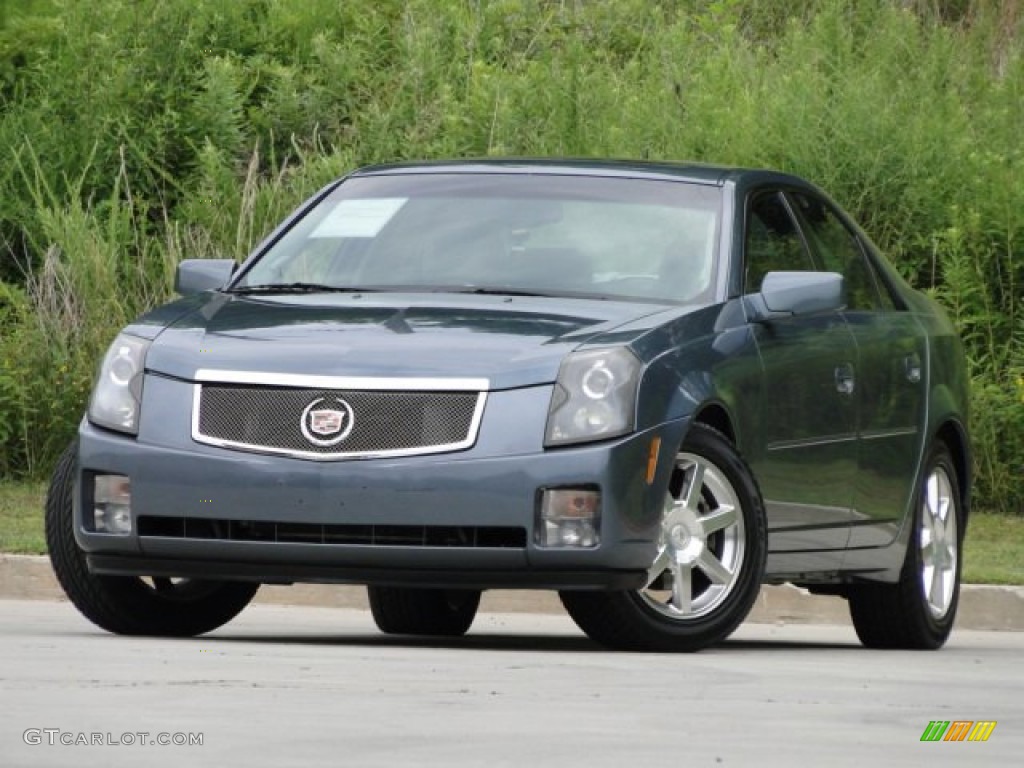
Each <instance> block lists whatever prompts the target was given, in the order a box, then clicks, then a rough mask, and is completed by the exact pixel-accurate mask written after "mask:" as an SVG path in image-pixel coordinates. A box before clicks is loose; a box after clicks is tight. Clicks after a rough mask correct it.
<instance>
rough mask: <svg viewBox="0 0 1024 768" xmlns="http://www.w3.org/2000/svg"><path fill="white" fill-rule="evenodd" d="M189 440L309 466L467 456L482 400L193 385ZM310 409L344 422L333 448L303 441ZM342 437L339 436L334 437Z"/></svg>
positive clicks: (446, 394) (474, 395) (464, 395)
mask: <svg viewBox="0 0 1024 768" xmlns="http://www.w3.org/2000/svg"><path fill="white" fill-rule="evenodd" d="M196 387H197V397H196V399H197V403H196V406H195V407H196V409H197V415H196V417H195V418H194V421H193V438H194V439H195V440H197V441H199V442H205V443H212V444H214V445H220V446H223V447H235V448H240V449H244V450H251V451H261V452H265V453H283V454H287V455H293V456H302V457H309V458H319V459H325V458H355V457H360V456H388V455H392V456H395V455H413V454H422V453H439V452H443V451H450V450H460V449H463V448H468V447H469V446H471V445H472V444H473V442H474V441H475V439H476V428H477V426H478V424H479V417H480V414H481V413H482V407H483V398H484V395H483V393H479V392H465V391H419V392H407V391H368V390H327V389H313V388H295V387H279V386H250V385H238V384H218V383H204V384H197V385H196ZM311 407H313V408H334V409H337V410H340V411H341V412H342V413H343V414H344V415H343V422H342V426H343V428H344V430H349V429H350V430H351V431H349V432H347V434H346V436H345V437H344V438H343V439H341V440H340V441H338V442H336V443H335V444H331V445H324V444H320V443H323V442H327V439H328V438H329V437H330V435H328V436H327V438H325V439H324V440H320V439H319V438H317V436H316V435H312V437H311V435H310V431H309V425H308V423H307V428H306V429H305V431H304V429H303V422H304V419H308V412H309V411H310V409H311ZM338 434H339V435H340V434H341V431H339V432H338Z"/></svg>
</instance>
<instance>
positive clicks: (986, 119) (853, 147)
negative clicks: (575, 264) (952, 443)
mask: <svg viewBox="0 0 1024 768" xmlns="http://www.w3.org/2000/svg"><path fill="white" fill-rule="evenodd" d="M50 5H51V6H52V7H53V8H55V9H56V11H55V12H54V13H53V14H50V15H38V14H37V15H29V16H27V17H19V18H14V19H13V20H12V19H8V20H7V22H6V25H5V26H4V27H2V28H0V106H2V107H3V110H2V112H0V249H3V248H4V247H5V246H6V253H5V254H3V255H2V256H0V259H3V260H4V261H2V262H0V279H3V278H4V277H6V279H7V280H8V281H9V282H10V283H12V284H15V285H17V286H18V287H11V286H8V287H6V288H4V289H3V293H0V330H2V331H3V334H4V335H3V340H2V341H0V364H2V361H3V360H11V361H13V362H11V363H10V364H9V366H8V367H6V368H0V446H2V447H0V473H22V472H29V473H31V474H40V473H42V472H44V471H45V469H46V466H47V464H48V462H49V461H50V460H51V459H52V457H53V452H54V451H55V450H56V446H57V445H58V444H59V443H60V442H61V441H62V440H63V439H64V438H65V437H66V434H67V432H68V431H70V429H71V427H72V424H73V422H74V420H75V419H76V418H77V415H78V414H79V413H80V412H81V409H82V407H83V402H84V397H85V394H86V389H87V382H88V379H89V378H90V376H91V372H92V366H93V365H94V362H95V360H96V358H97V356H98V354H99V351H100V350H101V349H102V347H103V346H104V345H105V343H106V342H107V341H108V340H109V338H110V337H111V336H112V334H113V333H114V332H115V331H116V327H117V326H118V325H119V324H120V323H121V322H123V321H124V320H125V319H127V318H129V317H131V316H132V315H133V314H134V313H136V312H138V311H139V310H141V309H142V308H143V307H146V306H149V305H150V304H151V303H153V302H156V301H159V300H161V299H162V298H165V297H166V292H167V290H168V286H169V285H170V279H169V275H170V271H171V269H172V267H173V265H174V264H175V263H176V262H177V260H179V259H180V258H181V257H182V256H185V255H188V256H215V255H216V256H233V257H241V256H242V255H244V254H245V253H246V251H247V250H248V249H249V248H250V247H251V246H252V245H253V243H254V242H256V241H257V240H258V239H259V238H260V236H261V235H262V234H263V233H265V232H266V231H267V230H268V229H269V228H270V227H271V226H272V225H273V223H274V222H276V221H277V220H278V219H279V218H280V217H281V216H282V215H283V214H284V213H285V212H286V211H287V210H288V209H289V208H291V207H292V206H293V205H295V204H296V203H297V202H299V201H300V200H301V199H302V198H303V196H305V195H306V194H308V193H309V192H310V191H312V190H313V189H315V188H317V187H318V185H320V184H321V183H323V182H325V181H326V180H327V179H328V178H330V177H331V176H333V175H337V174H339V173H341V172H343V171H345V170H346V169H348V168H351V167H353V166H355V165H360V164H364V163H367V162H376V161H388V160H397V159H407V158H430V157H442V156H465V155H488V154H521V155H552V154H557V155H582V156H586V155H596V156H619V157H644V158H651V159H692V160H708V161H715V162H725V163H737V164H744V165H755V166H772V167H776V168H780V169H783V170H788V171H793V172H796V173H800V174H803V175H806V176H808V177H810V178H811V179H813V180H815V181H817V182H818V183H819V184H821V186H823V187H825V188H826V189H828V190H829V191H830V192H832V193H833V194H834V195H835V196H836V197H837V198H838V199H839V201H840V202H841V203H842V204H843V205H844V206H845V207H847V208H848V209H849V210H850V211H851V213H853V214H854V215H855V216H856V217H857V218H859V219H860V220H861V221H862V222H863V223H864V225H865V227H866V229H868V231H869V232H870V233H871V234H872V236H873V237H874V239H875V240H876V241H877V242H878V243H879V244H880V246H881V247H882V248H883V250H885V251H886V252H887V253H888V255H889V256H890V258H891V259H892V260H893V261H894V262H895V263H896V264H897V266H898V267H899V269H900V270H901V271H902V272H903V273H904V274H905V275H906V276H907V277H908V279H910V280H911V281H912V282H913V283H914V284H915V285H916V286H917V287H919V288H922V289H924V290H927V291H930V292H932V293H933V294H934V295H935V296H937V297H938V298H939V299H940V300H941V301H943V302H944V303H945V304H946V306H947V307H948V308H949V310H950V312H951V314H952V315H953V317H954V318H955V320H956V322H957V323H958V326H959V327H960V329H961V331H962V332H963V334H964V338H965V341H966V344H967V348H968V352H969V356H970V360H971V367H972V370H971V373H972V380H973V382H974V428H975V454H976V460H977V468H978V480H979V482H978V502H979V503H980V504H982V505H984V506H988V507H994V508H997V509H1001V510H1004V511H1011V512H1017V513H1021V512H1024V482H1022V480H1021V477H1022V468H1024V437H1021V435H1024V316H1022V315H1024V313H1022V311H1021V309H1020V306H1019V305H1020V304H1021V295H1020V294H1021V285H1022V284H1024V253H1022V246H1021V229H1022V222H1024V214H1022V211H1024V185H1022V184H1021V183H1020V179H1021V178H1022V171H1024V168H1022V164H1024V140H1022V131H1021V126H1024V56H1022V53H1024V44H1022V40H1024V37H1022V24H1024V4H1022V3H1020V2H1018V1H1017V0H955V2H954V0H948V1H939V2H936V0H928V2H916V1H906V0H799V2H793V3H785V4H783V3H778V4H766V3H760V2H755V0H716V2H701V1H699V0H675V1H674V2H665V3H660V4H652V3H650V2H647V0H609V1H608V2H600V3H598V2H584V1H582V0H575V1H574V2H556V1H555V0H494V1H493V2H470V1H469V0H407V1H406V2H398V0H391V1H385V2H373V1H372V0H350V1H349V2H346V3H337V2H334V1H333V0H310V2H305V3H292V2H287V0H236V2H232V3H222V2H219V1H218V0H164V2H157V1H156V0H97V2H94V3H89V4H84V3H74V2H71V1H70V0H64V1H63V2H62V1H61V0H53V2H52V3H51V4H50ZM4 262H5V263H4ZM24 270H27V272H28V277H25V276H23V274H22V273H23V271H24ZM59 297H63V298H59ZM37 334H41V335H37ZM40 340H46V341H47V342H48V343H47V344H43V345H42V349H39V348H38V347H39V345H40ZM61 366H67V371H68V372H67V373H66V374H65V376H67V377H69V378H68V380H67V384H68V385H67V386H63V385H62V381H64V380H62V379H60V378H59V377H58V376H57V374H56V373H54V371H57V370H60V367H61ZM36 387H38V389H35V388H36ZM26 391H29V394H25V393H26ZM47 392H49V393H54V392H59V393H60V405H61V407H60V409H59V411H60V412H61V413H62V414H72V415H71V416H62V417H61V418H62V421H60V423H59V424H58V423H53V424H51V425H50V427H49V429H50V431H49V432H43V431H41V428H42V427H43V426H45V424H44V422H43V416H41V415H39V414H38V411H40V410H46V409H42V408H41V407H40V406H39V405H38V403H39V402H40V401H39V398H40V397H41V396H42V394H40V393H47ZM19 393H21V394H19ZM50 397H51V398H52V397H53V395H52V394H51V395H50ZM33 409H35V410H34V411H33ZM51 410H52V409H51ZM33 412H34V413H36V415H32V413H33ZM43 434H45V435H46V437H45V438H43V437H41V435H43ZM5 435H6V436H7V437H6V439H5V438H4V436H5Z"/></svg>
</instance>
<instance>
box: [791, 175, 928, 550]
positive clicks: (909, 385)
mask: <svg viewBox="0 0 1024 768" xmlns="http://www.w3.org/2000/svg"><path fill="white" fill-rule="evenodd" d="M787 198H788V199H789V201H790V204H791V206H792V208H793V209H794V211H795V212H796V215H797V218H798V220H799V222H800V226H801V228H802V229H803V231H804V234H805V236H806V240H807V242H808V244H809V245H810V247H811V250H812V253H813V254H814V256H815V259H816V260H818V261H819V263H820V264H821V266H822V267H823V268H824V269H826V270H828V271H830V272H839V273H841V274H842V275H843V276H844V278H845V284H846V291H847V308H846V311H845V312H844V315H845V317H846V321H847V323H848V324H849V327H850V330H851V332H852V334H853V336H854V338H855V340H856V343H857V368H856V371H855V377H854V387H855V399H856V402H857V412H858V437H859V440H858V451H857V458H858V473H857V479H856V482H855V485H854V494H853V526H854V527H853V529H852V532H851V537H850V543H849V546H850V547H880V546H885V545H887V544H889V543H890V542H891V541H892V540H893V538H894V537H895V536H896V533H897V532H898V529H899V523H900V521H901V520H902V519H903V513H904V510H905V509H906V506H907V504H908V503H909V502H910V499H909V496H910V493H911V490H912V488H913V485H914V483H913V478H914V477H915V475H916V472H917V464H918V459H919V456H920V445H921V439H922V432H921V429H922V425H923V423H924V418H925V395H924V393H925V392H926V391H927V382H926V381H924V377H925V376H926V375H927V373H926V372H927V365H925V362H926V359H925V355H926V352H927V346H926V340H925V337H924V333H923V331H922V330H921V328H920V326H919V324H918V322H917V320H916V319H915V318H914V317H913V316H912V315H911V314H910V313H909V312H905V311H902V310H901V308H900V307H897V306H896V304H895V302H894V300H893V297H892V295H891V294H890V293H889V292H888V290H887V289H886V287H885V285H884V283H882V281H881V278H880V276H879V275H878V274H877V273H876V272H875V270H874V268H873V267H872V265H871V261H870V259H869V258H868V257H867V254H866V253H865V251H864V248H863V246H862V244H861V242H860V240H859V238H858V237H857V236H856V234H855V233H854V232H853V231H852V229H851V228H850V227H848V226H847V225H846V223H845V222H844V221H843V219H842V218H841V216H840V215H839V213H838V212H837V211H836V210H835V209H834V208H833V207H832V206H831V205H829V204H828V203H827V202H826V201H825V200H823V199H821V198H819V197H817V196H815V195H813V194H812V193H809V192H803V191H801V192H789V193H787Z"/></svg>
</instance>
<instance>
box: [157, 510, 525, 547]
mask: <svg viewBox="0 0 1024 768" xmlns="http://www.w3.org/2000/svg"><path fill="white" fill-rule="evenodd" d="M138 528H139V535H140V536H151V537H158V538H166V539H206V540H210V539H213V540H216V541H258V542H273V543H288V544H348V545H363V546H371V547H465V548H471V549H523V548H524V547H526V529H525V528H515V527H502V526H462V525H460V526H455V525H320V524H318V523H284V522H266V521H263V520H212V519H208V518H203V517H158V516H155V515H140V516H139V518H138Z"/></svg>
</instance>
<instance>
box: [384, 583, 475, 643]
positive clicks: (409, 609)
mask: <svg viewBox="0 0 1024 768" xmlns="http://www.w3.org/2000/svg"><path fill="white" fill-rule="evenodd" d="M366 591H367V594H368V595H369V598H370V612H371V613H373V620H374V622H375V623H376V624H377V628H378V629H379V630H380V631H381V632H384V633H385V634H388V635H429V636H433V637H461V636H462V635H464V634H466V632H468V631H469V628H470V626H471V625H472V624H473V619H474V618H476V611H477V608H479V607H480V590H478V589H419V588H415V587H367V589H366Z"/></svg>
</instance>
